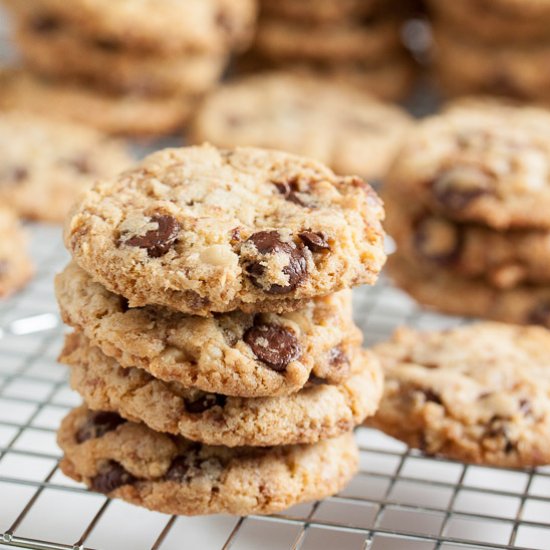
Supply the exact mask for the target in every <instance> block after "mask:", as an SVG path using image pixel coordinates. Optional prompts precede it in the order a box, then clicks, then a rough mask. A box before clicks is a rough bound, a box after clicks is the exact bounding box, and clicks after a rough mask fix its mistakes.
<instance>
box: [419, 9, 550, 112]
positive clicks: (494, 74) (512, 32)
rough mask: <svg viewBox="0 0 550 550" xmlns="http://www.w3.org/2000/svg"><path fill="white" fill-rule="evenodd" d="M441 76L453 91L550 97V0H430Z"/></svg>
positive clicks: (541, 98)
mask: <svg viewBox="0 0 550 550" xmlns="http://www.w3.org/2000/svg"><path fill="white" fill-rule="evenodd" d="M429 4H430V6H431V8H432V11H433V14H434V19H433V29H434V38H435V45H436V48H437V49H436V65H437V75H438V77H439V80H440V82H441V84H442V86H443V88H444V89H445V91H446V92H447V93H448V94H450V95H458V94H473V93H488V94H498V95H505V96H512V97H516V98H519V99H525V100H529V101H541V102H545V103H546V102H548V100H549V99H550V94H549V92H548V90H549V86H550V76H549V74H548V71H545V70H541V67H545V66H547V65H548V63H549V59H550V3H549V2H545V1H543V2H541V1H539V0H492V1H491V2H487V1H485V0H461V1H460V2H452V1H448V0H430V1H429Z"/></svg>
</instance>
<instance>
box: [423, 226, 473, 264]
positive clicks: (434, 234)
mask: <svg viewBox="0 0 550 550" xmlns="http://www.w3.org/2000/svg"><path fill="white" fill-rule="evenodd" d="M462 241H463V239H462V234H461V232H460V230H459V228H458V226H457V225H455V224H452V223H449V222H447V221H444V220H441V219H438V218H431V217H430V218H424V219H422V220H420V221H419V222H417V223H416V227H415V232H414V238H413V242H414V247H415V249H416V251H417V252H418V253H419V254H420V255H421V256H422V257H423V258H426V259H428V260H430V261H432V262H436V263H438V264H440V265H449V264H451V263H452V262H454V261H456V260H457V258H458V257H459V256H460V252H461V249H462Z"/></svg>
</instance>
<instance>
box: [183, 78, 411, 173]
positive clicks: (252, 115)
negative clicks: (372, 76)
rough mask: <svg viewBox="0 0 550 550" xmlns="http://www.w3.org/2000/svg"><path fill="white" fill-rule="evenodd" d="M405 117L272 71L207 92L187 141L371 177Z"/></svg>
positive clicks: (406, 123) (360, 95) (382, 167)
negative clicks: (267, 152)
mask: <svg viewBox="0 0 550 550" xmlns="http://www.w3.org/2000/svg"><path fill="white" fill-rule="evenodd" d="M411 125H412V119H411V118H410V117H409V115H408V114H406V113H405V111H403V110H402V109H400V108H399V107H396V106H394V105H388V104H386V103H384V102H382V101H380V100H378V99H376V98H374V97H372V96H370V95H366V94H365V93H364V92H362V91H359V90H357V89H355V88H353V87H350V86H348V85H345V84H339V83H336V82H330V81H329V80H328V79H323V78H320V77H314V76H311V75H307V74H296V73H285V72H272V73H263V74H260V75H254V76H250V77H245V78H242V79H240V80H236V81H233V82H230V83H228V84H226V85H224V86H222V87H220V88H219V89H218V90H217V91H215V92H213V93H212V94H211V95H210V96H208V97H207V98H206V99H205V101H204V102H203V103H202V105H201V107H200V108H199V110H198V112H197V115H196V117H195V118H194V121H193V123H192V128H191V139H192V141H194V142H196V143H202V142H204V141H208V142H210V143H213V144H214V145H217V146H220V147H228V148H231V147H235V146H238V145H244V146H253V147H263V148H268V149H281V150H285V151H289V152H292V153H295V154H299V155H304V156H309V157H312V158H315V159H317V160H319V161H321V162H324V163H326V164H328V165H330V166H331V168H332V169H333V170H334V171H335V172H338V173H354V174H360V175H361V176H364V177H367V178H379V177H381V176H383V175H384V174H385V172H386V170H387V169H388V166H389V163H390V162H391V160H392V159H393V156H394V154H395V152H396V150H397V148H398V147H399V145H400V143H401V141H402V139H403V136H404V134H405V132H406V131H407V130H408V129H409V128H410V126H411Z"/></svg>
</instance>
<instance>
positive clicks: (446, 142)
mask: <svg viewBox="0 0 550 550" xmlns="http://www.w3.org/2000/svg"><path fill="white" fill-rule="evenodd" d="M549 153H550V113H549V112H547V111H545V110H544V109H539V108H536V107H520V106H516V105H514V104H510V103H505V102H498V101H496V100H495V101H490V100H487V101H475V100H474V101H465V102H459V103H458V104H456V105H455V106H454V107H451V108H449V109H448V110H446V111H445V112H443V113H442V114H439V115H436V116H432V117H429V118H428V119H425V120H424V121H423V122H421V123H420V124H419V125H418V126H417V127H416V129H415V130H413V131H411V132H409V134H408V137H407V140H406V142H405V145H404V147H403V149H402V150H401V152H400V154H399V155H398V156H397V159H396V162H395V163H394V165H393V167H392V169H391V171H390V174H389V176H388V178H387V187H388V188H390V189H392V188H394V189H396V190H399V193H400V194H401V196H403V197H404V199H403V200H411V201H416V202H420V203H422V204H424V205H426V206H427V207H429V208H430V209H431V210H432V211H434V212H439V213H441V214H442V215H444V216H445V217H446V218H448V219H451V220H456V221H469V222H478V223H481V224H484V225H488V226H490V227H493V228H495V229H499V230H505V229H509V228H514V227H517V228H519V227H523V228H549V227H550V217H549V216H548V212H549V209H550V154H549Z"/></svg>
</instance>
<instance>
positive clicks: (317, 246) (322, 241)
mask: <svg viewBox="0 0 550 550" xmlns="http://www.w3.org/2000/svg"><path fill="white" fill-rule="evenodd" d="M298 237H300V239H301V240H302V242H303V243H304V244H305V245H306V246H307V247H308V248H309V249H310V250H311V251H312V252H323V250H330V245H329V244H328V242H327V238H326V237H325V235H324V233H322V232H321V231H318V232H314V231H302V232H301V233H298Z"/></svg>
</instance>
